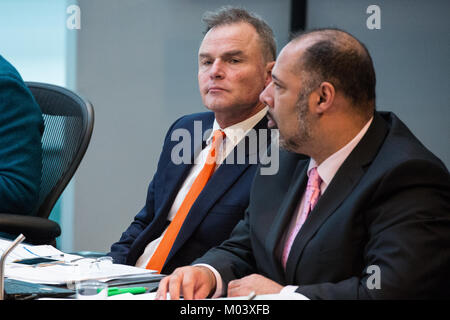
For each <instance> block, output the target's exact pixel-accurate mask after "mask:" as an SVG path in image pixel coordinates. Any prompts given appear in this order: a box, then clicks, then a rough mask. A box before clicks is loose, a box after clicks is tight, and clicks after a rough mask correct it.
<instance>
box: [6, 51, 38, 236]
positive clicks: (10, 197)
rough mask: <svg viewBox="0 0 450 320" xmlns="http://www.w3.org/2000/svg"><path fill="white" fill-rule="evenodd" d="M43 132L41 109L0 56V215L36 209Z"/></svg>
mask: <svg viewBox="0 0 450 320" xmlns="http://www.w3.org/2000/svg"><path fill="white" fill-rule="evenodd" d="M43 132H44V120H43V118H42V112H41V109H40V108H39V106H38V104H37V103H36V101H35V100H34V98H33V96H32V94H31V92H30V90H29V89H28V88H27V86H26V85H25V83H24V82H23V80H22V77H21V76H20V75H19V73H18V72H17V70H16V69H15V68H14V67H13V66H12V65H11V64H10V63H9V62H8V61H6V60H5V59H4V58H3V57H2V56H0V213H14V214H24V215H32V214H33V213H35V211H36V210H37V208H36V207H37V203H38V201H39V190H40V186H41V170H42V145H41V138H42V134H43ZM3 236H5V235H3Z"/></svg>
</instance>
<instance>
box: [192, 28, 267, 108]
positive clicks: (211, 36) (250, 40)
mask: <svg viewBox="0 0 450 320" xmlns="http://www.w3.org/2000/svg"><path fill="white" fill-rule="evenodd" d="M198 65H199V67H198V83H199V87H200V94H201V96H202V100H203V104H204V105H205V106H206V107H207V108H208V109H210V110H211V111H213V112H215V113H222V114H228V113H230V114H239V113H248V112H249V110H252V109H254V108H255V106H256V105H258V103H259V94H260V93H261V91H262V90H263V89H264V86H265V84H266V80H267V78H268V77H269V76H268V75H270V73H268V72H267V68H266V63H265V61H264V58H263V54H262V51H261V45H260V43H259V36H258V34H257V33H256V30H255V29H254V28H253V26H251V25H250V24H247V23H234V24H230V25H223V26H218V27H215V28H213V29H211V30H210V31H208V33H207V34H206V35H205V37H204V39H203V41H202V44H201V46H200V49H199V55H198ZM268 81H270V78H269V79H268V80H267V82H268Z"/></svg>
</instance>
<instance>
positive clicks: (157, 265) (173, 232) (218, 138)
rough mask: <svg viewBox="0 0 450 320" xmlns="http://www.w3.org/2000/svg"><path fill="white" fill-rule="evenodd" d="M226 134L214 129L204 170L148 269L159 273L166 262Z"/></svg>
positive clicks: (192, 187) (212, 169) (210, 173)
mask: <svg viewBox="0 0 450 320" xmlns="http://www.w3.org/2000/svg"><path fill="white" fill-rule="evenodd" d="M224 136H225V132H223V131H222V130H216V131H214V135H213V138H212V146H211V150H210V151H209V153H208V156H207V157H206V162H205V165H204V166H203V168H202V171H200V173H199V174H198V176H197V178H196V179H195V181H194V183H193V184H192V186H191V188H190V189H189V192H188V193H187V195H186V197H185V198H184V200H183V203H182V204H181V206H180V208H179V209H178V211H177V213H176V215H175V217H174V218H173V220H172V222H171V223H170V224H169V227H168V228H167V231H166V233H165V234H164V237H163V238H162V240H161V242H160V243H159V245H158V248H157V249H156V251H155V253H154V254H153V256H152V258H151V259H150V261H149V262H148V264H147V266H146V267H145V268H146V269H151V270H156V271H158V273H160V272H161V270H162V268H163V266H164V262H165V261H166V259H167V256H168V255H169V252H170V249H172V246H173V244H174V242H175V239H176V238H177V235H178V232H179V231H180V229H181V226H182V225H183V222H184V220H185V219H186V216H187V214H188V213H189V210H191V207H192V205H193V204H194V202H195V200H196V199H197V197H198V195H199V194H200V192H201V191H202V189H203V187H204V186H205V185H206V183H207V182H208V180H209V178H211V176H212V174H213V172H214V169H215V168H216V156H217V152H216V150H217V148H218V147H219V146H220V145H221V144H222V140H223V137H224Z"/></svg>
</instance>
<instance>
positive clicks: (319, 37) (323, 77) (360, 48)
mask: <svg viewBox="0 0 450 320" xmlns="http://www.w3.org/2000/svg"><path fill="white" fill-rule="evenodd" d="M292 44H293V45H295V46H299V49H300V50H301V52H302V54H301V56H300V57H299V62H298V64H297V66H298V68H297V70H296V72H299V73H303V75H304V77H302V78H304V79H308V80H307V82H308V86H318V85H319V84H320V83H321V82H324V81H327V82H330V83H331V84H333V85H334V87H335V89H336V91H337V92H341V93H342V94H343V95H344V96H346V97H347V98H348V99H349V100H350V101H351V104H352V105H353V106H354V107H355V108H356V109H357V110H358V111H360V112H361V113H363V114H365V115H366V116H371V115H372V113H373V111H374V109H375V84H376V77H375V70H374V67H373V62H372V58H371V57H370V54H369V52H368V51H367V49H366V47H365V46H364V45H363V44H362V43H361V42H359V41H358V40H357V39H356V38H354V37H353V36H352V35H350V34H349V33H347V32H345V31H342V30H338V29H318V30H313V31H309V32H306V33H302V34H300V35H298V36H296V37H295V38H294V39H293V40H292Z"/></svg>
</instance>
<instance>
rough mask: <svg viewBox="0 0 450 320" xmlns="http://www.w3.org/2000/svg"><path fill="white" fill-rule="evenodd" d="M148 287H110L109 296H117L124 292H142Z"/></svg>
mask: <svg viewBox="0 0 450 320" xmlns="http://www.w3.org/2000/svg"><path fill="white" fill-rule="evenodd" d="M146 291H147V288H145V287H133V288H116V287H113V288H108V297H110V296H115V295H116V294H122V293H131V294H140V293H145V292H146Z"/></svg>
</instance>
